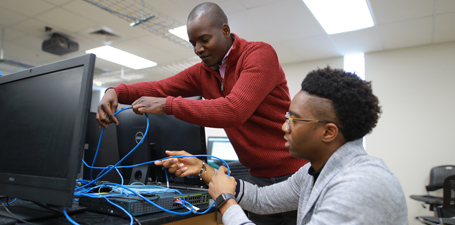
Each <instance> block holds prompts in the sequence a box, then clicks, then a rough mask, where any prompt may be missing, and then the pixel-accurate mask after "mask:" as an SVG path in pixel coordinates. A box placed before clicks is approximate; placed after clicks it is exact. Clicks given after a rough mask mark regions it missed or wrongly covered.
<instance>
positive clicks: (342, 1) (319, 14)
mask: <svg viewBox="0 0 455 225" xmlns="http://www.w3.org/2000/svg"><path fill="white" fill-rule="evenodd" d="M303 2H304V3H305V4H306V6H307V7H308V8H309V9H310V11H311V12H312V13H313V15H314V17H316V19H317V20H318V22H319V23H320V24H321V26H322V28H324V30H325V32H327V34H337V33H343V32H348V31H354V30H360V29H364V28H368V27H372V26H374V22H373V18H372V16H371V13H370V9H369V8H368V5H367V3H366V0H303Z"/></svg>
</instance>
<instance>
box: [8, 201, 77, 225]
mask: <svg viewBox="0 0 455 225" xmlns="http://www.w3.org/2000/svg"><path fill="white" fill-rule="evenodd" d="M6 207H7V208H8V210H9V212H8V211H7V210H6V209H5V207H0V218H3V217H7V218H11V219H13V220H25V221H27V222H28V221H35V220H41V219H48V218H53V217H64V214H63V207H46V206H44V205H43V206H40V204H39V203H33V202H30V201H23V200H17V201H16V202H14V203H12V204H11V205H9V206H6ZM65 209H66V212H67V213H68V214H69V215H71V214H74V213H77V212H82V211H84V210H86V208H85V207H81V206H78V205H77V204H73V206H72V207H66V208H65ZM0 221H1V220H0ZM6 224H8V223H6ZM0 225H3V224H2V223H0Z"/></svg>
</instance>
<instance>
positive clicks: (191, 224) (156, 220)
mask: <svg viewBox="0 0 455 225" xmlns="http://www.w3.org/2000/svg"><path fill="white" fill-rule="evenodd" d="M201 210H206V209H204V208H201ZM175 211H177V212H185V209H180V210H175ZM70 216H71V218H72V219H73V220H75V221H76V222H77V223H79V224H86V225H117V224H118V225H128V224H130V219H129V218H122V217H119V216H113V215H108V214H102V213H96V212H91V211H82V212H78V213H74V214H71V215H70ZM136 219H138V220H139V221H140V223H141V224H142V225H152V224H153V225H157V224H166V225H195V224H197V225H217V213H216V209H215V208H212V209H211V210H210V211H209V212H207V213H206V214H203V215H199V214H193V213H191V214H187V215H176V214H172V213H168V212H158V213H151V214H148V215H142V216H137V217H136ZM31 222H32V223H33V224H37V225H71V223H70V222H69V221H68V220H67V219H66V217H64V216H58V217H53V218H49V219H43V220H36V221H31ZM17 224H23V223H17ZM134 224H137V223H134Z"/></svg>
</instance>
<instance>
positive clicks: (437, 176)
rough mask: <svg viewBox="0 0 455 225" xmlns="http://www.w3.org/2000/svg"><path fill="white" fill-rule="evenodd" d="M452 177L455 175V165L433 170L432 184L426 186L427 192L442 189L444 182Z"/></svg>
mask: <svg viewBox="0 0 455 225" xmlns="http://www.w3.org/2000/svg"><path fill="white" fill-rule="evenodd" d="M450 175H455V165H441V166H435V167H433V168H431V171H430V183H429V184H428V185H427V186H426V189H427V191H435V190H438V189H441V188H442V187H443V185H444V180H445V179H446V178H447V177H448V176H450Z"/></svg>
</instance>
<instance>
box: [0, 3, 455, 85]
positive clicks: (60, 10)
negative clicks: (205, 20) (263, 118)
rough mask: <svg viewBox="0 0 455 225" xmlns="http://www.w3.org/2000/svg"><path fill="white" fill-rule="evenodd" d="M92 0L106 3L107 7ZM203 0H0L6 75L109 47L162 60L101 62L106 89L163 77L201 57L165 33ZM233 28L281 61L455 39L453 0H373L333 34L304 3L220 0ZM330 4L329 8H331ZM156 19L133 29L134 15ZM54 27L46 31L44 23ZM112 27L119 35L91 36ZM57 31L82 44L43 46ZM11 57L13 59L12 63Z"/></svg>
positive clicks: (98, 77)
mask: <svg viewBox="0 0 455 225" xmlns="http://www.w3.org/2000/svg"><path fill="white" fill-rule="evenodd" d="M90 2H95V3H98V4H102V5H103V6H102V7H104V8H102V7H99V6H97V5H95V4H92V3H90ZM201 2H203V1H200V0H143V1H141V0H0V28H1V29H2V30H0V32H1V31H3V33H0V35H2V36H0V38H1V39H0V40H1V41H2V42H1V43H2V45H1V46H2V50H3V58H0V61H1V60H3V61H2V62H0V71H1V72H2V73H3V74H4V75H6V74H9V73H12V72H15V71H18V70H23V69H24V68H23V67H21V66H17V64H19V63H21V64H27V65H32V66H39V65H44V64H48V63H52V62H56V61H60V60H63V59H67V58H72V57H75V56H79V55H83V54H85V50H87V49H91V48H95V47H99V46H102V45H105V44H109V45H111V46H113V47H116V48H119V49H121V50H124V51H128V52H130V53H133V54H136V55H138V56H141V57H143V58H147V59H150V60H152V61H155V62H157V63H158V66H156V67H153V68H150V69H143V70H132V69H129V68H122V67H121V66H119V65H117V64H113V63H110V62H107V61H105V60H102V59H99V58H98V59H97V61H96V69H95V81H99V82H102V83H103V86H112V85H116V84H118V83H132V82H137V81H144V80H159V79H162V78H165V77H168V76H171V75H173V74H175V73H176V72H178V71H180V70H182V69H184V68H186V67H188V66H190V65H192V64H194V63H195V62H198V61H200V60H199V59H198V58H197V57H195V54H194V53H193V51H192V48H191V47H189V45H188V44H186V43H184V42H181V40H180V39H175V38H173V37H170V36H169V34H167V33H166V31H165V30H167V29H168V28H172V27H174V26H180V25H185V24H186V19H187V16H188V13H189V11H190V10H191V9H192V8H193V7H194V6H196V5H197V4H199V3H201ZM214 2H215V3H217V4H219V5H220V6H221V7H222V8H223V10H224V11H225V13H226V14H227V16H228V18H229V25H230V27H231V32H233V33H236V34H238V35H239V36H240V37H242V38H245V39H247V40H249V41H264V42H267V43H269V44H271V45H272V46H273V47H274V48H275V49H276V51H277V53H278V57H279V59H280V62H281V63H282V64H288V63H295V62H302V61H311V60H317V59H323V58H332V57H339V56H343V55H345V54H349V53H359V52H365V53H368V52H376V51H384V50H392V49H399V48H408V47H413V46H420V45H428V44H436V43H443V42H453V41H455V0H369V1H368V2H369V5H370V9H371V10H372V12H373V17H374V18H373V20H374V22H375V26H374V27H372V28H367V29H363V30H359V31H353V32H347V33H342V34H335V35H327V34H326V33H325V32H324V30H323V29H322V27H321V26H320V25H319V23H318V22H317V21H316V19H315V18H314V17H313V15H312V14H311V12H310V11H309V10H308V9H307V7H306V6H305V4H304V3H303V2H302V1H301V0H216V1H214ZM327 7H328V6H327ZM149 14H153V15H154V16H155V17H154V18H152V19H150V20H148V21H147V22H145V23H144V24H139V25H137V26H134V27H131V26H129V24H130V23H132V22H134V20H133V19H134V18H137V19H140V18H145V17H147V16H148V15H149ZM46 26H47V27H50V28H52V31H51V32H46V30H45V27H46ZM100 30H102V31H107V32H110V33H113V34H115V36H109V35H103V34H92V32H96V31H100ZM52 32H57V33H60V34H63V35H65V36H67V37H68V38H69V39H70V40H71V41H74V42H77V43H78V44H79V50H78V51H76V52H72V53H68V54H64V55H56V54H52V53H48V52H45V51H43V50H42V49H41V45H42V43H43V41H44V40H46V39H48V38H49V37H50V34H51V33H52ZM8 62H9V63H8Z"/></svg>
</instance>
